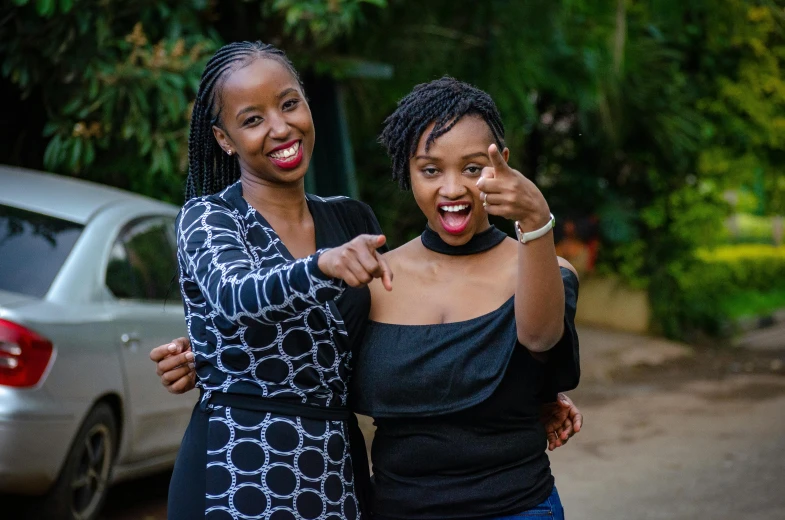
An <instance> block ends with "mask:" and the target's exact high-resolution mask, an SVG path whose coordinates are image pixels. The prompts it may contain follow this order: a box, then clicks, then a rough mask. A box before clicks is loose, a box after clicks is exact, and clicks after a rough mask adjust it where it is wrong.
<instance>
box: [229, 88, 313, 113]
mask: <svg viewBox="0 0 785 520" xmlns="http://www.w3.org/2000/svg"><path fill="white" fill-rule="evenodd" d="M292 92H297V89H296V88H293V87H290V88H287V89H286V90H283V91H281V93H280V94H278V96H277V97H278V99H281V98H283V97H285V96H287V95H289V94H291V93H292ZM258 108H259V107H257V106H256V105H249V106H247V107H245V108H243V109H242V110H240V111H239V112H237V115H236V116H234V117H235V119H237V118H239V117H240V116H242V115H244V114H247V113H248V112H253V111H254V110H257V109H258Z"/></svg>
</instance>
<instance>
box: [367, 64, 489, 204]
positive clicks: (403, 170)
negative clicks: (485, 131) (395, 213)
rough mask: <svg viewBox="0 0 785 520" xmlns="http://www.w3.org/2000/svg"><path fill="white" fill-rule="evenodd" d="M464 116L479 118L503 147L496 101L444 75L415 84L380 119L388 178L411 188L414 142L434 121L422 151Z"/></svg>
mask: <svg viewBox="0 0 785 520" xmlns="http://www.w3.org/2000/svg"><path fill="white" fill-rule="evenodd" d="M467 115H476V116H479V117H481V118H482V119H483V120H484V121H485V122H486V123H487V124H488V127H489V128H490V130H491V133H492V134H493V139H494V140H495V141H496V144H497V146H498V147H499V150H500V151H501V150H503V149H504V124H503V123H502V119H501V115H499V110H498V109H497V108H496V103H494V102H493V99H491V96H489V95H488V94H487V93H486V92H484V91H482V90H480V89H478V88H476V87H473V86H471V85H469V84H468V83H464V82H462V81H458V80H457V79H455V78H451V77H448V76H444V77H443V78H441V79H437V80H434V81H431V82H429V83H422V84H420V85H417V86H416V87H414V89H413V90H412V91H411V92H410V93H409V94H408V95H406V97H404V98H403V99H401V100H400V101H399V102H398V108H396V109H395V112H393V113H392V115H390V117H388V118H387V119H385V121H384V128H383V130H382V133H381V135H380V136H379V143H381V144H382V146H384V148H385V149H386V150H387V154H388V155H389V156H390V159H392V177H393V180H395V181H397V182H398V185H399V186H400V187H401V189H404V190H408V189H409V188H410V187H411V179H410V176H409V159H411V158H412V157H413V156H414V154H415V153H416V152H417V143H418V142H419V141H420V137H422V134H423V132H424V131H425V129H426V128H427V127H428V125H430V124H431V123H433V122H435V123H436V124H435V125H434V127H433V130H431V133H430V134H429V135H428V139H427V140H426V142H425V150H426V151H427V150H428V149H429V148H430V146H431V144H433V141H434V140H435V139H437V138H438V137H439V136H441V135H444V134H446V133H447V132H449V131H450V129H451V128H452V127H453V126H455V124H456V123H457V122H458V121H460V120H461V118H462V117H464V116H467Z"/></svg>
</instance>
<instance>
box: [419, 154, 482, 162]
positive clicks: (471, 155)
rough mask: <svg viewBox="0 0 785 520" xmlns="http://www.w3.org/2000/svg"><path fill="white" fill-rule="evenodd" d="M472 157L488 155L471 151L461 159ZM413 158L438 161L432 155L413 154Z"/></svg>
mask: <svg viewBox="0 0 785 520" xmlns="http://www.w3.org/2000/svg"><path fill="white" fill-rule="evenodd" d="M474 157H488V154H487V153H485V152H473V153H470V154H466V155H464V156H463V157H461V159H463V160H466V159H472V158H474ZM414 158H415V159H422V160H426V161H439V160H440V159H439V158H438V157H432V156H430V155H415V156H414Z"/></svg>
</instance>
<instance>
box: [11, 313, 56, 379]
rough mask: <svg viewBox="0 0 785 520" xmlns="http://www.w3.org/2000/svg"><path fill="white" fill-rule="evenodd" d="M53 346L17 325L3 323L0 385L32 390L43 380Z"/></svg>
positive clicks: (46, 340)
mask: <svg viewBox="0 0 785 520" xmlns="http://www.w3.org/2000/svg"><path fill="white" fill-rule="evenodd" d="M52 350H53V347H52V342H51V341H49V340H48V339H46V338H44V337H42V336H39V335H38V334H36V333H35V332H33V331H32V330H30V329H27V328H25V327H22V326H21V325H17V324H16V323H13V322H10V321H6V320H0V385H5V386H15V387H22V388H23V387H29V386H35V385H37V384H38V382H39V381H40V380H41V378H42V377H43V375H44V372H46V367H47V365H49V359H50V358H51V357H52Z"/></svg>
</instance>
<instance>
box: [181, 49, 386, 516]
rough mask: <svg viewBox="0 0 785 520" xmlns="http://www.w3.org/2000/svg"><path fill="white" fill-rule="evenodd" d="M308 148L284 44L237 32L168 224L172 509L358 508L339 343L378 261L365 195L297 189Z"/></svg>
mask: <svg viewBox="0 0 785 520" xmlns="http://www.w3.org/2000/svg"><path fill="white" fill-rule="evenodd" d="M313 146H314V127H313V121H312V119H311V112H310V109H309V107H308V103H307V101H306V98H305V95H304V92H303V88H302V84H301V83H300V81H299V78H298V75H297V72H296V71H295V69H294V68H293V67H292V65H291V63H290V62H289V60H288V59H287V58H286V56H285V55H284V53H283V52H281V51H280V50H278V49H276V48H275V47H273V46H271V45H265V44H263V43H261V42H238V43H232V44H229V45H226V46H224V47H222V48H221V49H220V50H218V52H217V53H216V54H215V55H214V56H213V57H212V58H211V59H210V60H209V61H208V63H207V65H206V68H205V71H204V73H203V75H202V79H201V83H200V86H199V91H198V94H197V98H196V102H195V104H194V108H193V115H192V118H191V130H190V137H189V142H188V155H189V157H188V159H189V171H188V181H187V190H186V196H187V199H188V200H187V202H186V203H185V205H184V206H183V209H182V211H181V212H180V214H179V216H178V218H177V222H176V226H177V228H176V231H177V242H178V263H179V269H180V289H181V292H182V295H183V300H184V305H185V312H186V323H187V327H188V335H189V338H190V341H191V344H192V345H193V352H192V353H190V354H191V356H190V360H189V363H190V364H191V367H194V368H195V371H196V375H197V379H198V386H199V388H200V391H201V398H200V400H199V403H198V405H197V406H196V407H195V409H194V412H193V414H192V417H191V422H190V424H189V427H188V429H187V431H186V433H185V436H184V438H183V442H182V445H181V450H180V453H179V455H178V458H177V462H176V464H175V469H174V473H173V475H172V480H171V484H170V493H169V518H170V519H183V520H186V519H187V520H193V519H195V518H202V517H205V518H211V519H213V518H215V519H219V518H264V519H269V520H283V519H291V518H334V519H355V518H358V517H360V515H361V506H362V501H361V500H360V499H361V498H362V497H361V495H362V493H363V487H362V485H363V484H364V483H367V481H368V475H367V471H368V462H367V458H366V454H365V444H364V442H363V439H362V434H361V433H360V432H359V429H358V427H357V423H356V419H355V416H354V415H353V414H352V413H350V412H349V411H348V409H347V408H346V405H347V377H348V374H349V370H350V363H349V362H350V358H351V345H350V343H349V341H350V340H351V339H353V338H357V337H359V336H361V334H362V331H361V328H362V327H363V326H364V324H365V320H366V318H367V315H368V305H369V297H370V294H369V291H368V288H367V283H368V282H369V281H370V280H371V279H373V278H375V277H378V278H381V279H383V283H384V285H385V286H386V287H387V289H388V290H389V289H391V288H392V286H391V283H392V273H391V272H390V270H389V269H388V267H387V265H386V262H385V261H384V259H383V258H382V257H381V255H380V254H379V253H378V252H377V249H378V248H380V247H383V246H384V240H385V238H384V236H383V235H382V234H381V232H380V231H379V225H378V223H377V221H376V217H375V216H374V215H373V212H371V210H370V208H368V206H367V205H365V204H362V203H360V202H357V201H353V200H351V199H348V198H346V197H337V198H330V199H323V198H319V197H314V196H310V195H306V194H305V191H304V181H303V178H304V176H305V172H306V170H307V169H308V163H309V161H310V158H311V153H312V151H313ZM339 297H340V298H339ZM189 369H190V367H189ZM350 437H353V442H352V443H351V444H350V440H349V439H350ZM351 446H354V447H356V448H358V449H356V450H354V451H353V452H352V453H350V451H349V448H350V447H351ZM352 455H354V460H353V457H352ZM355 472H357V478H355Z"/></svg>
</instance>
